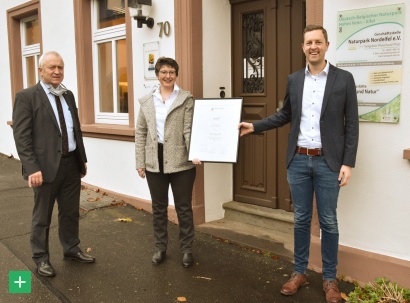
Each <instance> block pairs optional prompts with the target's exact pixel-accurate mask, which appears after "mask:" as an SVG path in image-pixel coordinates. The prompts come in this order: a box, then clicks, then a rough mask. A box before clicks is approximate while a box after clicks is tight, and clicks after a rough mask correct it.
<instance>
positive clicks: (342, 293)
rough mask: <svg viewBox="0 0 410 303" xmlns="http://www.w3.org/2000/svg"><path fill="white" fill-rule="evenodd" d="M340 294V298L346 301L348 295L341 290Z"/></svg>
mask: <svg viewBox="0 0 410 303" xmlns="http://www.w3.org/2000/svg"><path fill="white" fill-rule="evenodd" d="M340 296H341V297H342V299H343V300H345V301H347V300H348V299H349V297H348V296H347V295H346V294H345V293H344V292H341V293H340Z"/></svg>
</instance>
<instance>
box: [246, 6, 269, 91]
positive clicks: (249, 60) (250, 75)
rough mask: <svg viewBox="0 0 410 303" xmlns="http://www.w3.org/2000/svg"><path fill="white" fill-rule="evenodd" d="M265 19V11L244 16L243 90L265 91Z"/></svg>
mask: <svg viewBox="0 0 410 303" xmlns="http://www.w3.org/2000/svg"><path fill="white" fill-rule="evenodd" d="M263 28H264V21H263V12H257V13H251V14H246V15H244V17H243V58H244V60H243V64H244V66H243V71H244V78H243V92H244V93H263V92H264V88H265V83H264V76H265V75H264V53H263V52H264V42H265V37H264V29H263Z"/></svg>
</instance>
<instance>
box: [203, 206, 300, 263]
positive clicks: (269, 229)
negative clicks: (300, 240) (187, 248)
mask: <svg viewBox="0 0 410 303" xmlns="http://www.w3.org/2000/svg"><path fill="white" fill-rule="evenodd" d="M223 207H224V209H225V218H223V219H220V220H216V221H212V222H207V223H204V224H200V225H198V226H197V227H196V229H197V230H198V231H199V232H203V233H207V234H211V235H213V236H215V237H219V238H222V239H224V240H227V241H228V242H232V243H233V244H237V245H240V246H245V247H248V248H253V249H259V250H262V251H267V252H271V253H272V254H274V255H277V256H279V257H282V258H284V259H286V260H288V261H291V262H292V261H293V246H294V243H293V213H288V212H285V211H282V210H273V209H268V208H264V207H259V206H255V205H251V204H246V203H240V202H228V203H225V204H224V205H223ZM281 225H283V226H282V227H279V228H278V226H281Z"/></svg>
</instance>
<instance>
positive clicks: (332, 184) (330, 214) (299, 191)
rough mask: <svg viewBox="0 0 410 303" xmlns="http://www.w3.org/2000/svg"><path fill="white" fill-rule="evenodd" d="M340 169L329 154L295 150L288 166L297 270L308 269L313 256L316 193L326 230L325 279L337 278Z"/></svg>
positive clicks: (323, 242)
mask: <svg viewBox="0 0 410 303" xmlns="http://www.w3.org/2000/svg"><path fill="white" fill-rule="evenodd" d="M338 176H339V172H334V171H332V170H331V169H330V167H329V166H328V165H327V163H326V160H325V157H323V156H316V157H310V156H307V155H302V154H295V156H294V158H293V160H292V161H291V163H290V165H289V167H288V182H289V186H290V192H291V195H292V201H293V206H294V212H295V213H294V216H295V239H294V240H295V251H294V258H295V272H296V273H299V274H304V273H306V269H307V266H308V260H309V248H310V227H311V221H312V210H313V194H314V193H315V195H316V205H317V211H318V216H319V223H320V229H321V230H322V245H321V246H322V268H323V279H324V280H334V279H336V266H337V252H338V246H339V230H338V225H337V214H336V208H337V199H338V196H339V189H340V187H339V181H338V180H337V178H338Z"/></svg>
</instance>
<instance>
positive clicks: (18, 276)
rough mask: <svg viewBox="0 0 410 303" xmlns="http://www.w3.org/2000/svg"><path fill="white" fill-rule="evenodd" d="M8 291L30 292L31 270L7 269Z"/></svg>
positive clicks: (12, 292)
mask: <svg viewBox="0 0 410 303" xmlns="http://www.w3.org/2000/svg"><path fill="white" fill-rule="evenodd" d="M9 293H11V294H30V293H31V271H28V270H25V271H9Z"/></svg>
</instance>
